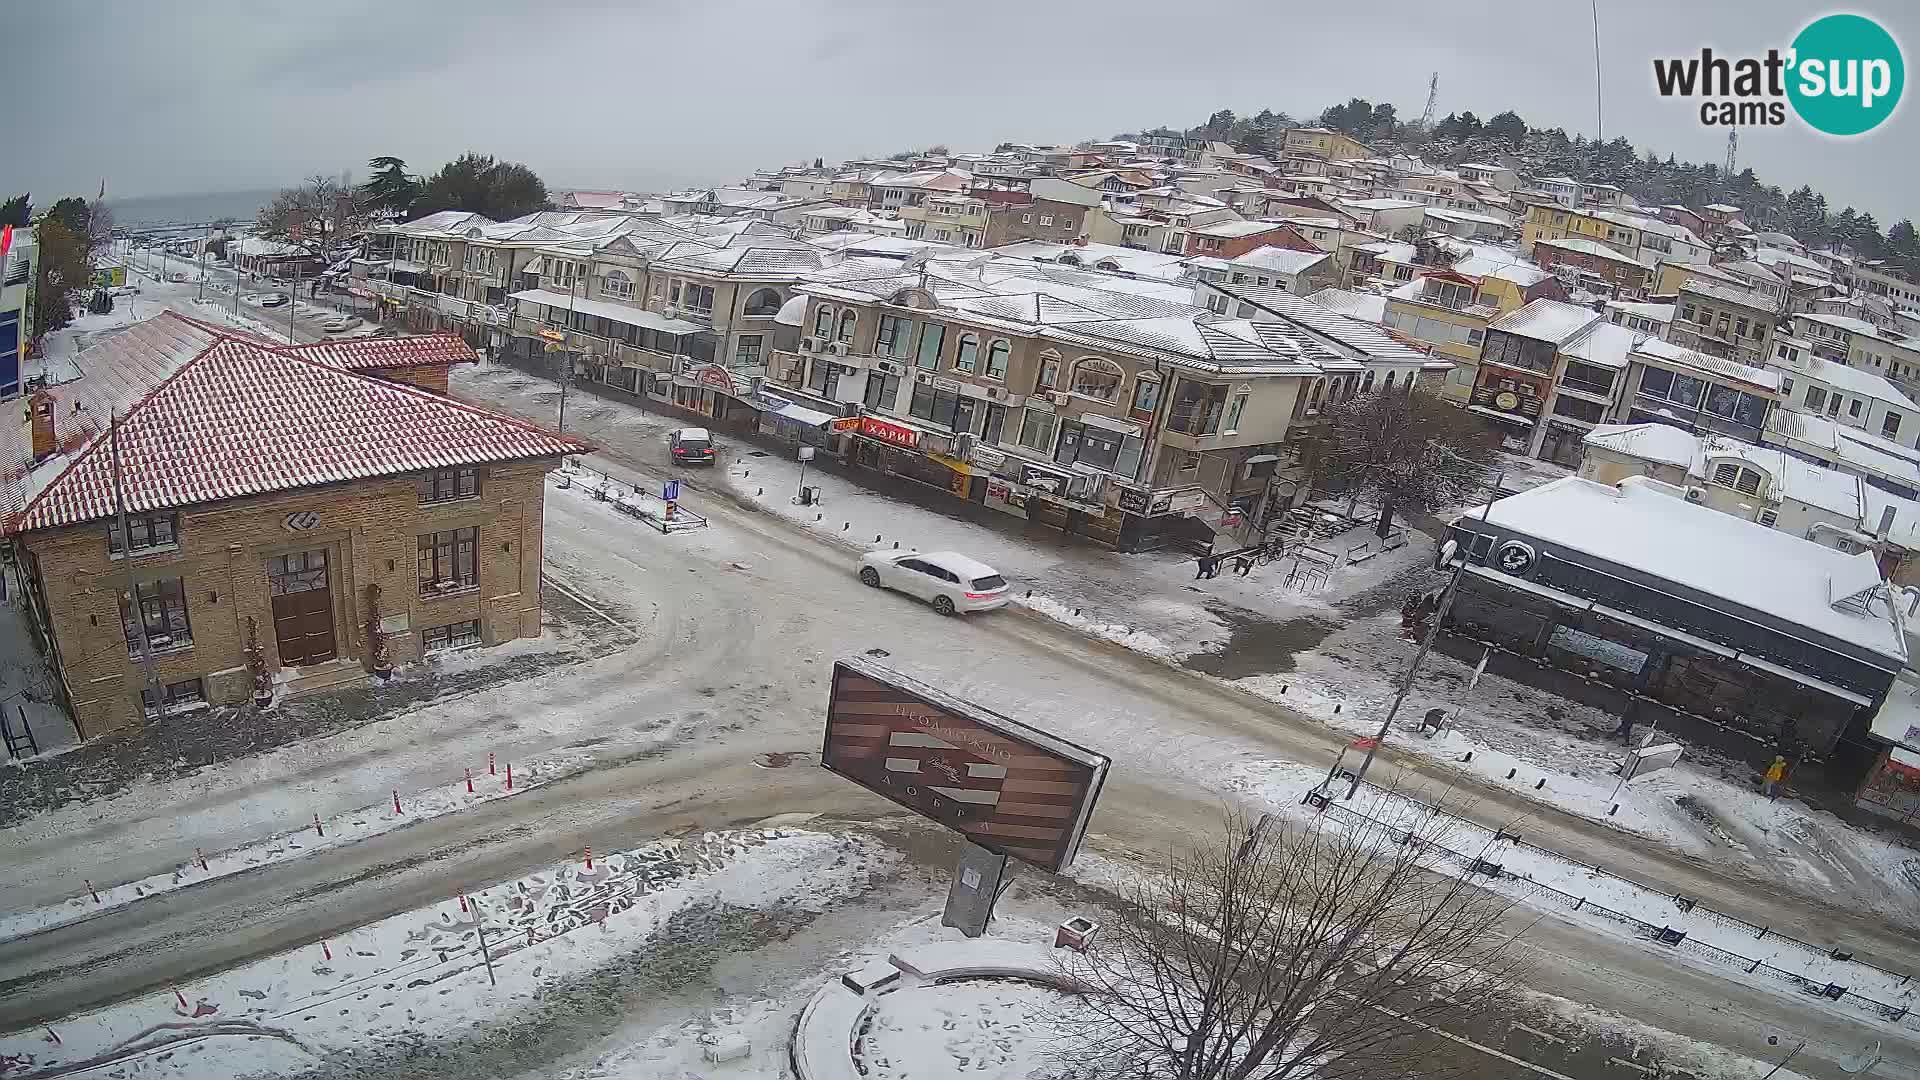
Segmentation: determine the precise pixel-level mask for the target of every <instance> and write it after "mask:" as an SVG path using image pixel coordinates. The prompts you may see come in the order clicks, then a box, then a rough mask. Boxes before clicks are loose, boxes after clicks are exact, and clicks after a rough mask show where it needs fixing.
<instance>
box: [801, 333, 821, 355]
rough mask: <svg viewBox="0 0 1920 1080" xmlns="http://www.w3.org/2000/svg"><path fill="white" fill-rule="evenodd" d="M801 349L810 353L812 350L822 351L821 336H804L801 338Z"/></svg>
mask: <svg viewBox="0 0 1920 1080" xmlns="http://www.w3.org/2000/svg"><path fill="white" fill-rule="evenodd" d="M800 351H801V352H804V353H810V352H819V351H820V339H819V338H813V337H803V338H801V339H800Z"/></svg>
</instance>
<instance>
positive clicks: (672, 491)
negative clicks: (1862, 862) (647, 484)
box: [660, 480, 680, 502]
mask: <svg viewBox="0 0 1920 1080" xmlns="http://www.w3.org/2000/svg"><path fill="white" fill-rule="evenodd" d="M660 501H661V502H679V501H680V481H678V480H669V481H667V483H666V486H665V487H663V488H661V489H660Z"/></svg>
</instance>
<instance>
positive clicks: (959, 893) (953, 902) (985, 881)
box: [940, 840, 1013, 938]
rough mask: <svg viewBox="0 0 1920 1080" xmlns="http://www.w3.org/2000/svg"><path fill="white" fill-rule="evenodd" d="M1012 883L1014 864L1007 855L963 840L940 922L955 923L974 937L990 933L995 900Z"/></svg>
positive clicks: (941, 923) (954, 865) (959, 928)
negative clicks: (989, 926)
mask: <svg viewBox="0 0 1920 1080" xmlns="http://www.w3.org/2000/svg"><path fill="white" fill-rule="evenodd" d="M1012 883H1013V865H1012V864H1011V863H1010V862H1009V861H1008V859H1007V857H1006V856H1005V855H1002V854H1000V853H999V852H997V851H988V850H987V849H986V848H983V847H981V846H980V845H979V844H976V843H973V842H971V841H968V840H962V841H961V842H960V857H959V858H958V859H956V860H955V861H954V864H953V882H952V884H951V885H949V886H948V887H947V906H946V908H945V910H943V911H942V912H941V913H940V925H942V926H951V927H953V928H955V929H957V930H959V931H960V932H961V933H962V934H965V935H966V936H968V937H970V938H972V937H979V936H980V935H982V934H984V933H986V932H987V924H988V923H991V922H992V921H993V905H994V903H995V902H996V901H998V900H999V899H1000V894H1001V893H1003V892H1005V891H1007V886H1008V885H1010V884H1012Z"/></svg>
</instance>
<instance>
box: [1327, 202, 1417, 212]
mask: <svg viewBox="0 0 1920 1080" xmlns="http://www.w3.org/2000/svg"><path fill="white" fill-rule="evenodd" d="M1335 201H1336V202H1337V203H1338V204H1339V205H1341V206H1346V207H1351V208H1353V209H1355V210H1413V209H1416V208H1419V207H1424V206H1425V205H1426V204H1425V203H1418V202H1414V201H1413V200H1412V199H1337V200H1335Z"/></svg>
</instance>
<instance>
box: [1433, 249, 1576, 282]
mask: <svg viewBox="0 0 1920 1080" xmlns="http://www.w3.org/2000/svg"><path fill="white" fill-rule="evenodd" d="M1448 269H1450V270H1452V271H1453V272H1454V273H1456V274H1464V275H1466V276H1467V277H1477V278H1489V277H1490V278H1499V279H1500V280H1502V281H1510V282H1512V283H1514V284H1515V285H1518V286H1520V287H1521V288H1522V289H1528V288H1532V287H1533V286H1535V285H1538V284H1540V283H1541V282H1542V281H1545V280H1546V279H1548V278H1550V277H1552V276H1553V273H1552V272H1551V271H1548V270H1542V269H1541V268H1539V267H1538V266H1535V265H1533V264H1532V263H1527V262H1519V261H1517V260H1516V259H1514V258H1513V257H1512V256H1510V255H1506V254H1504V253H1501V254H1498V255H1486V254H1474V255H1469V256H1467V257H1466V258H1464V259H1461V260H1460V261H1459V262H1457V263H1454V264H1453V265H1452V266H1450V267H1448Z"/></svg>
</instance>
